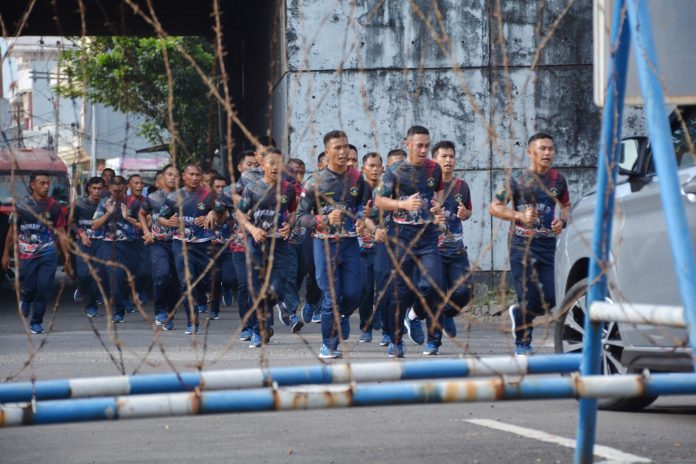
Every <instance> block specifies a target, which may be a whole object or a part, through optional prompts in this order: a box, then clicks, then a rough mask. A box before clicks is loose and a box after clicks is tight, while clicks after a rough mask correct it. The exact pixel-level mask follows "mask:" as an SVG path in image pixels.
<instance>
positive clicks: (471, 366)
mask: <svg viewBox="0 0 696 464" xmlns="http://www.w3.org/2000/svg"><path fill="white" fill-rule="evenodd" d="M579 367H580V355H579V354H576V355H567V356H554V355H551V356H548V355H547V356H534V357H517V358H513V357H510V356H505V357H491V358H485V359H477V358H468V359H441V360H431V361H415V362H413V361H412V362H380V363H357V364H333V365H326V366H305V367H276V368H268V369H261V368H258V369H236V370H220V371H203V372H185V373H181V374H144V375H137V376H130V377H128V376H114V377H97V378H86V379H63V380H43V381H38V382H19V383H8V384H0V403H10V402H19V401H32V400H36V401H41V400H57V399H67V398H86V397H93V396H116V395H140V394H152V393H174V392H185V391H193V390H194V389H200V390H230V389H241V388H258V387H267V386H271V385H277V386H281V387H283V386H291V385H302V384H328V383H348V382H371V381H372V382H374V381H394V380H422V379H436V378H440V379H448V378H457V377H477V376H478V377H480V376H484V375H485V376H500V375H527V374H551V373H559V374H564V373H570V372H577V370H578V368H579Z"/></svg>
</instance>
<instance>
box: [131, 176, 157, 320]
mask: <svg viewBox="0 0 696 464" xmlns="http://www.w3.org/2000/svg"><path fill="white" fill-rule="evenodd" d="M144 188H145V184H144V183H143V178H142V176H140V174H133V175H131V176H130V177H128V191H129V192H130V193H129V195H131V196H133V197H134V198H135V199H136V200H138V202H139V203H140V205H142V204H143V201H145V197H144V196H143V189H144ZM138 237H139V240H137V241H136V242H135V243H137V244H138V254H139V256H140V263H141V264H140V266H138V272H137V274H136V276H135V287H136V290H137V292H138V300H140V304H141V305H145V304H146V303H147V290H148V289H149V288H150V287H151V286H152V279H151V278H150V276H151V275H152V270H151V269H150V266H149V264H150V247H147V246H145V242H144V241H143V240H142V238H143V230H142V228H141V227H140V226H138ZM125 305H126V312H128V313H134V312H135V304H134V302H133V301H131V298H127V299H126V301H125Z"/></svg>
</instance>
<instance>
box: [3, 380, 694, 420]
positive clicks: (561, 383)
mask: <svg viewBox="0 0 696 464" xmlns="http://www.w3.org/2000/svg"><path fill="white" fill-rule="evenodd" d="M694 393H696V375H694V374H691V373H689V374H655V375H651V376H647V377H644V376H640V375H626V376H601V375H600V376H590V377H578V376H572V377H554V378H539V377H529V378H525V379H524V380H521V381H518V380H515V381H510V382H507V381H506V380H505V379H503V378H493V379H478V380H443V381H419V382H389V383H367V384H349V385H345V384H344V385H307V386H302V387H283V388H275V387H270V388H268V387H267V388H262V389H248V390H224V391H213V392H202V393H200V392H189V393H168V394H157V395H132V396H121V397H109V398H87V399H71V400H55V401H38V402H36V403H22V404H7V405H0V427H16V426H22V425H25V426H26V425H41V424H58V423H68V422H86V421H101V420H123V419H136V418H147V417H164V416H189V415H198V414H220V413H240V412H261V411H290V410H305V409H328V408H347V407H361V406H362V407H364V406H388V405H402V404H430V403H463V402H474V401H500V400H538V399H558V398H578V397H581V398H587V397H589V398H600V397H636V398H637V397H644V396H656V395H683V394H694Z"/></svg>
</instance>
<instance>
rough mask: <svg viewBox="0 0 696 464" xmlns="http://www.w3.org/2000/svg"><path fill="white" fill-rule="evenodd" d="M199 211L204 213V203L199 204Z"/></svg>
mask: <svg viewBox="0 0 696 464" xmlns="http://www.w3.org/2000/svg"><path fill="white" fill-rule="evenodd" d="M198 209H200V210H201V211H203V210H204V209H205V204H204V203H203V202H201V203H198Z"/></svg>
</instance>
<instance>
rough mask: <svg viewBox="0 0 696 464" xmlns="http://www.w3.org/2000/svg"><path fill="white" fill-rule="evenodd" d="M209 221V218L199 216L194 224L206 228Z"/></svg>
mask: <svg viewBox="0 0 696 464" xmlns="http://www.w3.org/2000/svg"><path fill="white" fill-rule="evenodd" d="M207 219H208V217H207V216H198V217H197V218H195V219H194V220H193V224H194V225H197V226H198V227H204V226H205V222H206V221H207Z"/></svg>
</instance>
